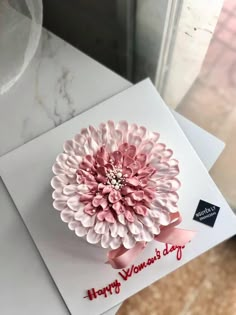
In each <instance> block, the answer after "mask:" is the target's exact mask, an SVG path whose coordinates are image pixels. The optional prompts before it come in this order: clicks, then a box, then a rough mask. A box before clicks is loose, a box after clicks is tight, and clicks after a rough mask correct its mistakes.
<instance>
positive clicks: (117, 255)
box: [107, 212, 196, 269]
mask: <svg viewBox="0 0 236 315" xmlns="http://www.w3.org/2000/svg"><path fill="white" fill-rule="evenodd" d="M170 218H171V223H170V224H169V225H167V226H161V232H160V234H159V235H156V236H155V237H154V240H155V241H158V242H161V243H167V244H171V245H178V246H183V245H185V244H187V243H188V242H190V241H191V240H192V238H193V237H194V235H195V234H196V232H195V231H191V230H184V229H180V228H176V227H175V226H176V225H178V224H180V223H181V221H182V218H181V215H180V213H179V212H176V213H171V215H170ZM146 245H147V242H137V243H136V244H135V246H134V247H133V248H131V249H127V248H125V247H124V246H123V245H122V246H120V247H119V248H117V249H114V250H111V251H109V252H108V261H107V263H109V264H110V265H111V266H112V267H113V268H114V269H122V268H125V267H127V266H128V265H130V264H131V262H132V261H133V260H135V259H136V258H137V257H138V256H139V254H140V253H141V252H142V251H143V250H144V248H145V247H146Z"/></svg>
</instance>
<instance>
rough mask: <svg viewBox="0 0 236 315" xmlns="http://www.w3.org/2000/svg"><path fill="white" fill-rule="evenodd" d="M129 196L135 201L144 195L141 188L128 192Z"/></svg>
mask: <svg viewBox="0 0 236 315" xmlns="http://www.w3.org/2000/svg"><path fill="white" fill-rule="evenodd" d="M130 197H131V198H132V199H133V200H135V201H140V200H142V199H143V197H144V192H143V190H137V191H134V192H133V193H131V194H130Z"/></svg>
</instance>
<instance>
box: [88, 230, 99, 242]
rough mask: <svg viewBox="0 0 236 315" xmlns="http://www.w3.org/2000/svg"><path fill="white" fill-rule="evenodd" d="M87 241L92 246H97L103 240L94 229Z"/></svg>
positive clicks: (89, 232) (90, 231) (89, 233)
mask: <svg viewBox="0 0 236 315" xmlns="http://www.w3.org/2000/svg"><path fill="white" fill-rule="evenodd" d="M86 240H87V241H88V242H89V243H91V244H97V243H98V242H99V241H100V240H101V235H100V234H97V233H96V232H95V231H94V230H93V228H92V229H89V231H88V234H87V236H86Z"/></svg>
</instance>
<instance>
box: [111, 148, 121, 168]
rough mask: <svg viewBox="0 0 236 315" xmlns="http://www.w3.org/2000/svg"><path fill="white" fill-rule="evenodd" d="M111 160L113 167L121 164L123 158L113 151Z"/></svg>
mask: <svg viewBox="0 0 236 315" xmlns="http://www.w3.org/2000/svg"><path fill="white" fill-rule="evenodd" d="M110 158H111V160H112V161H113V162H114V164H115V165H119V164H120V163H122V160H123V157H122V154H121V152H120V151H114V152H113V153H112V154H111V156H110Z"/></svg>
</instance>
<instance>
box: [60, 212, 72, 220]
mask: <svg viewBox="0 0 236 315" xmlns="http://www.w3.org/2000/svg"><path fill="white" fill-rule="evenodd" d="M61 219H62V221H63V222H70V221H72V220H73V219H74V212H73V211H71V210H63V211H62V212H61Z"/></svg>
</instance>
